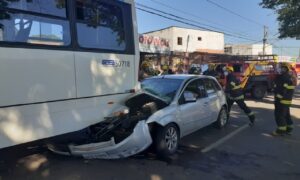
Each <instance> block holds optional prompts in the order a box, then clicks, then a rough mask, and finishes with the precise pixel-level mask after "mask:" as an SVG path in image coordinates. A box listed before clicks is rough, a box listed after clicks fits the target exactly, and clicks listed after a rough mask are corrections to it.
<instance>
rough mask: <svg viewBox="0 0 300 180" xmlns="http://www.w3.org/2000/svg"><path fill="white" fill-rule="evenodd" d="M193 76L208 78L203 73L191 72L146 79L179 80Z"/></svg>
mask: <svg viewBox="0 0 300 180" xmlns="http://www.w3.org/2000/svg"><path fill="white" fill-rule="evenodd" d="M193 78H210V76H205V75H192V74H171V75H162V76H153V77H150V78H147V79H180V80H189V79H193Z"/></svg>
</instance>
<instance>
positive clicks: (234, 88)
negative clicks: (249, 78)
mask: <svg viewBox="0 0 300 180" xmlns="http://www.w3.org/2000/svg"><path fill="white" fill-rule="evenodd" d="M241 88H242V87H241V86H234V87H233V88H232V90H237V89H241Z"/></svg>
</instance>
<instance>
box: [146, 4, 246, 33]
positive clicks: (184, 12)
mask: <svg viewBox="0 0 300 180" xmlns="http://www.w3.org/2000/svg"><path fill="white" fill-rule="evenodd" d="M150 1H152V2H154V3H156V4H159V5H161V6H164V7H167V8H169V9H172V10H174V11H176V12H181V13H183V14H185V15H189V16H191V17H194V18H197V19H199V20H201V21H204V22H207V23H210V24H215V25H218V26H221V27H223V28H225V29H227V30H233V29H231V28H229V27H228V26H225V25H223V24H220V23H216V22H213V21H208V20H206V19H203V18H202V17H200V16H197V15H195V14H192V13H190V12H187V11H183V10H181V9H177V8H174V7H172V6H170V5H167V4H164V3H162V2H159V1H156V0H150ZM233 31H235V30H233ZM236 34H240V35H242V36H248V35H246V34H245V33H244V32H242V33H236Z"/></svg>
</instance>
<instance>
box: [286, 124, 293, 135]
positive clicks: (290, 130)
mask: <svg viewBox="0 0 300 180" xmlns="http://www.w3.org/2000/svg"><path fill="white" fill-rule="evenodd" d="M293 129H294V127H293V126H292V125H288V126H287V127H286V134H287V135H292V131H293Z"/></svg>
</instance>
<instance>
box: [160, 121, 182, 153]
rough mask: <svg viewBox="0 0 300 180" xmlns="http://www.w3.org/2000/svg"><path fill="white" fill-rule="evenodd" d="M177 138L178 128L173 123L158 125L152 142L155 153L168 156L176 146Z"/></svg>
mask: <svg viewBox="0 0 300 180" xmlns="http://www.w3.org/2000/svg"><path fill="white" fill-rule="evenodd" d="M179 139H180V136H179V130H178V128H177V126H176V125H175V124H168V125H167V126H165V127H158V129H157V132H156V138H155V142H154V143H155V149H156V153H157V155H158V156H160V157H168V156H170V155H172V154H174V153H175V152H176V150H177V148H178V143H179Z"/></svg>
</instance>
